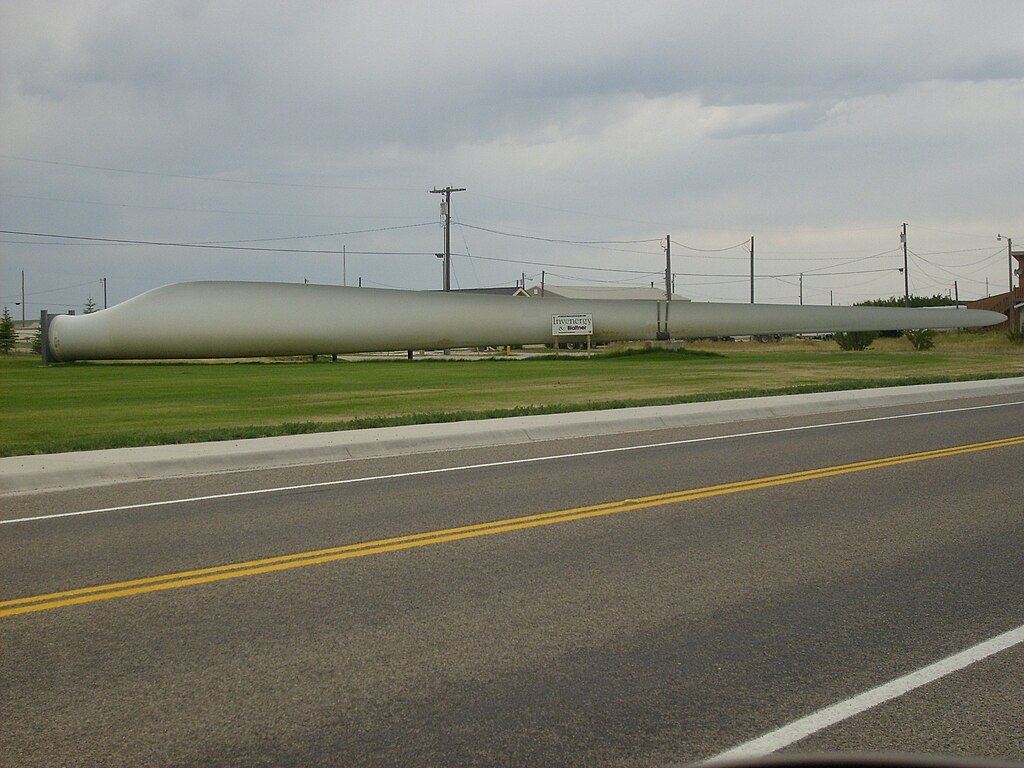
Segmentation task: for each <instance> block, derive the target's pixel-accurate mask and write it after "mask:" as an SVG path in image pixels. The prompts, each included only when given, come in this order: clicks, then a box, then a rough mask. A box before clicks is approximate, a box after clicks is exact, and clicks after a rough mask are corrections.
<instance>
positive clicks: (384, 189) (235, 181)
mask: <svg viewBox="0 0 1024 768" xmlns="http://www.w3.org/2000/svg"><path fill="white" fill-rule="evenodd" d="M0 158H3V159H5V160H20V161H22V162H25V163H39V164H40V165H56V166H61V167H64V168H85V169H88V170H92V171H106V172H109V173H128V174H132V175H134V176H159V177H162V178H167V179H188V180H189V181H215V182H221V183H225V184H250V185H255V186H261V187H293V188H299V189H341V190H351V191H356V192H417V191H418V190H414V189H406V188H403V187H357V186H347V185H341V184H298V183H293V182H285V181H257V180H255V179H235V178H230V177H225V176H191V175H189V174H185V173H165V172H161V171H140V170H135V169H132V168H116V167H113V166H107V165H87V164H85V163H68V162H61V161H59V160H41V159H39V158H36V157H23V156H21V155H5V154H0Z"/></svg>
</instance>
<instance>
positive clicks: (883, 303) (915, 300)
mask: <svg viewBox="0 0 1024 768" xmlns="http://www.w3.org/2000/svg"><path fill="white" fill-rule="evenodd" d="M856 306H858V307H902V306H903V297H902V296H890V297H889V298H888V299H869V300H868V301H860V302H857V305H856ZM910 306H911V307H954V306H956V302H955V301H954V300H953V299H951V298H949V296H945V295H943V294H941V293H936V294H935V295H934V296H914V295H913V294H911V296H910Z"/></svg>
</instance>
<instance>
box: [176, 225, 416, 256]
mask: <svg viewBox="0 0 1024 768" xmlns="http://www.w3.org/2000/svg"><path fill="white" fill-rule="evenodd" d="M432 226H434V222H432V221H427V222H423V223H421V224H398V225H395V226H392V227H376V228H374V229H353V230H352V231H350V232H326V233H324V234H322V235H290V236H288V237H254V238H250V239H248V240H203V241H200V242H197V243H195V245H221V244H227V243H270V242H275V241H280V240H311V239H315V238H319V237H342V236H344V235H364V234H367V233H370V232H391V231H393V230H396V229H414V228H416V227H432ZM349 253H355V251H349Z"/></svg>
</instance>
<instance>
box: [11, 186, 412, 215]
mask: <svg viewBox="0 0 1024 768" xmlns="http://www.w3.org/2000/svg"><path fill="white" fill-rule="evenodd" d="M0 197H9V198H15V199H18V200H39V201H43V202H48V203H69V204H72V205H98V206H103V207H107V208H134V209H139V210H145V211H171V212H173V213H206V214H209V213H221V214H225V215H227V216H279V217H290V218H311V219H385V218H391V219H395V218H408V219H411V218H413V217H412V216H353V215H349V214H346V215H344V216H339V215H338V214H336V213H304V212H303V213H282V212H280V211H232V210H225V209H220V208H179V207H175V206H167V205H141V204H139V203H105V202H101V201H99V200H72V199H70V198H66V197H44V196H42V195H14V194H11V193H9V192H0ZM416 218H418V217H416Z"/></svg>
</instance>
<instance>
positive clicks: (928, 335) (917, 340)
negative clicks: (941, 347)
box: [903, 328, 935, 352]
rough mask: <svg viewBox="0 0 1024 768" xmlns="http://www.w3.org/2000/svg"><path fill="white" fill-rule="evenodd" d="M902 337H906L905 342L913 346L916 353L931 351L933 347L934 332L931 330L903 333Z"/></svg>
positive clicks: (922, 329)
mask: <svg viewBox="0 0 1024 768" xmlns="http://www.w3.org/2000/svg"><path fill="white" fill-rule="evenodd" d="M903 335H904V336H906V337H907V340H908V341H909V342H910V343H911V344H913V345H914V349H916V350H917V351H918V352H923V351H924V350H926V349H932V348H933V347H934V346H935V331H933V330H932V329H931V328H918V329H915V330H909V331H904V332H903Z"/></svg>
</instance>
